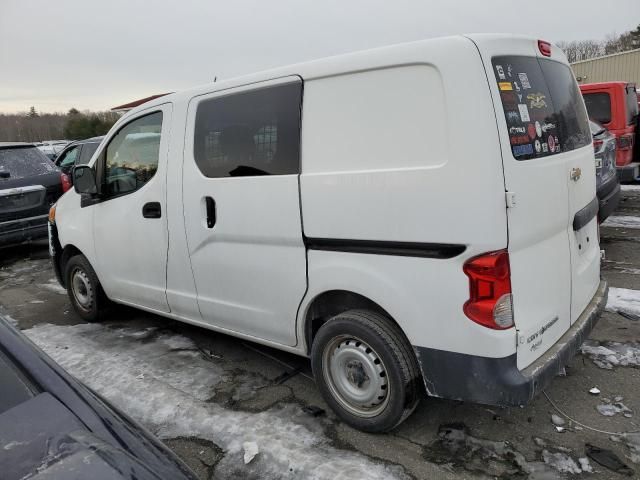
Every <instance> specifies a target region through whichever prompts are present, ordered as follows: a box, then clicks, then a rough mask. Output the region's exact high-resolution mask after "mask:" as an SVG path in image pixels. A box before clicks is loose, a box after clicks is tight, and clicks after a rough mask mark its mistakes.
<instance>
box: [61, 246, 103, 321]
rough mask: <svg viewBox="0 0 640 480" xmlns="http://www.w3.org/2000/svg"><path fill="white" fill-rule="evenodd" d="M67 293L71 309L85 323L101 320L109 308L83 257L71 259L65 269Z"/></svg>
mask: <svg viewBox="0 0 640 480" xmlns="http://www.w3.org/2000/svg"><path fill="white" fill-rule="evenodd" d="M65 282H66V285H67V293H68V295H69V300H71V305H73V309H74V310H75V311H76V312H77V313H78V315H80V316H81V317H82V318H83V319H84V320H86V321H87V322H98V321H100V320H102V319H103V318H104V316H105V314H106V311H107V308H108V306H109V300H108V299H107V297H106V295H105V294H104V291H103V290H102V286H101V285H100V282H99V281H98V276H97V275H96V272H95V271H94V270H93V268H92V267H91V264H90V263H89V260H87V258H86V257H85V256H84V255H76V256H75V257H71V258H70V259H69V261H68V262H67V265H66V268H65Z"/></svg>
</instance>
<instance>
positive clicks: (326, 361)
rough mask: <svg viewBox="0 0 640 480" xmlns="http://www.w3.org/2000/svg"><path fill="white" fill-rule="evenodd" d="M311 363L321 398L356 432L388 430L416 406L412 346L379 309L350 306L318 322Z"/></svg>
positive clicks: (417, 386)
mask: <svg viewBox="0 0 640 480" xmlns="http://www.w3.org/2000/svg"><path fill="white" fill-rule="evenodd" d="M311 364H312V368H313V374H314V377H315V379H316V382H317V384H318V387H319V389H320V392H321V393H322V395H323V397H324V399H325V401H326V402H327V403H328V404H329V405H330V406H331V407H332V408H333V410H334V411H335V412H336V414H337V415H338V416H339V417H340V418H341V419H342V420H344V421H345V422H346V423H348V424H349V425H351V426H353V427H355V428H358V429H360V430H364V431H368V432H384V431H387V430H390V429H392V428H394V427H395V426H397V425H398V424H400V423H401V422H402V421H403V420H404V419H406V418H407V417H408V416H409V415H410V414H411V412H413V410H414V409H415V407H416V405H417V404H418V400H419V395H420V391H421V390H420V376H419V370H418V365H417V363H416V360H415V356H414V354H413V351H412V349H411V346H410V345H409V344H408V342H407V340H406V339H405V337H404V335H403V334H402V332H401V331H400V329H399V328H398V327H397V326H396V325H395V324H394V323H393V322H392V321H391V320H389V319H388V318H386V317H384V316H383V315H380V314H378V313H375V312H370V311H365V310H350V311H348V312H345V313H341V314H339V315H336V316H335V317H333V318H332V319H330V320H329V321H328V322H326V323H325V324H324V325H322V327H320V329H319V330H318V333H317V335H316V337H315V338H314V341H313V347H312V350H311Z"/></svg>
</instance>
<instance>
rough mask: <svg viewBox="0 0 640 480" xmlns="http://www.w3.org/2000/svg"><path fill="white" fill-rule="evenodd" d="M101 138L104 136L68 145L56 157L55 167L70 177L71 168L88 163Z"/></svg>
mask: <svg viewBox="0 0 640 480" xmlns="http://www.w3.org/2000/svg"><path fill="white" fill-rule="evenodd" d="M103 138H104V136H102V137H93V138H87V139H86V140H78V141H76V142H72V143H70V144H68V145H67V146H66V147H65V148H64V150H62V151H61V152H60V154H59V155H58V156H57V157H56V160H55V162H56V165H57V166H58V168H59V169H60V170H61V171H62V172H64V173H66V174H67V175H69V176H71V170H73V167H75V166H76V165H86V164H87V163H89V160H91V157H92V155H93V154H94V152H95V151H96V150H97V148H98V145H100V142H101V141H102V139H103Z"/></svg>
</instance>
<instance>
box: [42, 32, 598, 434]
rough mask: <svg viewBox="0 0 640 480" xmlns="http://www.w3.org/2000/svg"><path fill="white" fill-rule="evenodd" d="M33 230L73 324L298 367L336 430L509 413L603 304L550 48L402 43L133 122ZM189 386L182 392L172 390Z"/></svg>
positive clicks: (486, 41) (243, 84)
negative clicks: (297, 358) (229, 347)
mask: <svg viewBox="0 0 640 480" xmlns="http://www.w3.org/2000/svg"><path fill="white" fill-rule="evenodd" d="M74 189H75V191H71V192H69V193H67V194H65V195H64V196H63V197H62V198H61V199H60V200H59V202H58V203H57V208H56V209H52V212H51V215H50V221H51V223H50V239H51V250H52V255H53V258H54V264H55V268H56V270H57V273H58V278H59V280H60V283H61V284H62V285H63V286H65V287H66V288H67V290H68V291H69V297H70V299H71V302H72V303H73V306H74V307H75V309H76V311H77V312H78V313H79V314H80V315H81V316H82V317H83V318H85V319H86V320H88V321H94V320H97V319H99V318H100V317H101V315H102V313H103V312H104V311H105V308H106V307H107V306H108V303H109V302H110V301H111V302H117V303H120V304H126V305H131V306H134V307H137V308H140V309H143V310H146V311H149V312H153V313H156V314H159V315H163V316H166V317H169V318H173V319H177V320H181V321H184V322H188V323H192V324H195V325H199V326H203V327H206V328H210V329H212V330H215V331H218V332H222V333H227V334H231V335H235V336H237V337H240V338H244V339H248V340H251V341H254V342H258V343H262V344H265V345H269V346H271V347H274V348H279V349H282V350H285V351H288V352H293V353H296V354H300V355H305V356H309V357H310V358H311V365H312V368H313V373H314V376H315V378H316V380H317V383H318V387H319V389H320V391H321V392H322V394H323V395H324V398H325V399H326V401H327V402H328V404H329V405H330V406H331V407H332V408H333V409H334V410H335V412H336V413H337V415H338V416H339V417H340V418H342V419H343V420H344V421H345V422H347V423H349V424H351V425H353V426H355V427H357V428H360V429H362V430H366V431H384V430H388V429H391V428H393V427H394V426H396V425H398V424H399V423H400V422H402V421H403V420H404V419H405V418H406V417H407V416H408V415H409V414H410V413H411V412H412V411H413V410H414V408H415V407H416V404H417V402H418V400H419V398H420V397H421V396H422V395H423V394H424V393H423V392H424V390H426V394H428V395H431V396H435V397H444V398H450V399H458V400H466V401H473V402H479V403H485V404H496V405H523V404H526V403H527V402H528V401H529V400H531V399H532V398H533V397H534V395H535V394H536V393H537V392H539V391H540V390H541V389H543V388H544V387H545V386H546V384H547V383H548V382H549V381H550V380H551V379H552V377H553V376H554V375H556V374H557V373H558V371H559V370H560V369H561V368H562V367H563V366H564V365H565V363H566V362H568V361H569V359H570V357H571V356H572V355H573V354H574V353H575V351H576V349H577V348H578V347H579V345H580V343H581V342H582V340H583V339H585V338H586V337H587V335H588V334H589V332H590V330H591V328H592V327H593V325H594V323H595V322H596V320H597V318H598V316H599V314H600V311H601V309H602V308H603V305H604V303H605V300H606V290H607V287H606V284H605V282H603V281H601V280H600V248H599V244H598V228H597V206H598V201H597V199H596V190H595V168H594V153H593V146H592V143H591V134H590V131H589V125H588V122H587V115H586V112H585V106H584V102H583V100H582V97H581V95H580V91H579V90H578V87H577V85H576V81H575V79H574V77H573V75H572V73H571V70H570V69H569V67H568V65H567V61H566V58H565V57H564V55H563V54H562V53H561V51H560V49H558V48H556V47H553V46H551V45H550V44H548V43H546V42H542V41H537V40H532V39H528V38H522V37H513V36H501V35H477V36H458V37H450V38H442V39H434V40H427V41H420V42H416V43H410V44H405V45H398V46H392V47H386V48H380V49H376V50H370V51H365V52H361V53H354V54H350V55H344V56H339V57H335V58H328V59H324V60H318V61H314V62H311V63H305V64H300V65H293V66H290V67H285V68H280V69H277V70H273V71H269V72H265V73H259V74H255V75H250V76H247V77H243V78H239V79H234V80H228V81H224V82H218V83H214V84H210V85H206V86H204V87H200V88H197V89H194V90H190V91H187V92H183V93H177V94H172V95H167V96H165V97H162V98H159V99H156V100H153V101H150V102H148V103H146V104H144V105H142V106H140V107H138V108H137V109H135V110H132V111H130V112H129V113H127V114H126V115H125V116H123V117H122V118H121V119H120V120H119V121H118V123H117V124H116V125H115V126H114V127H113V128H112V129H111V131H110V132H109V134H108V135H107V136H106V137H105V139H104V140H103V141H102V144H101V145H100V147H99V148H98V150H97V151H96V153H95V154H94V156H93V158H92V159H91V161H90V163H89V165H81V166H77V167H75V170H74ZM185 374H187V373H185Z"/></svg>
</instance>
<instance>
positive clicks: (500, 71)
mask: <svg viewBox="0 0 640 480" xmlns="http://www.w3.org/2000/svg"><path fill="white" fill-rule="evenodd" d="M496 72H498V77H499V78H500V80H506V79H507V77H505V76H504V69H503V68H502V65H496Z"/></svg>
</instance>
